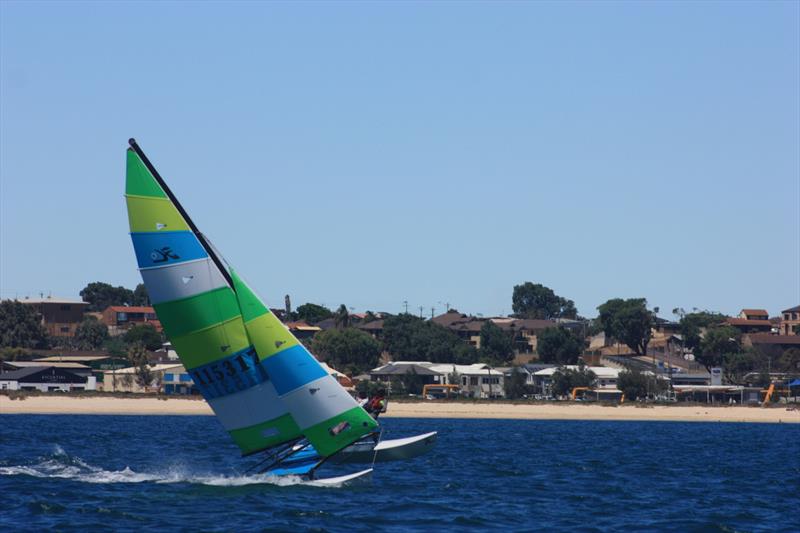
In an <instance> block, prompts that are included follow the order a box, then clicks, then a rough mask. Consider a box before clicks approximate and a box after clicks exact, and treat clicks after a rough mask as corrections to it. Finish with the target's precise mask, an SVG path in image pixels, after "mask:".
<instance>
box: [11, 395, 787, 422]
mask: <svg viewBox="0 0 800 533" xmlns="http://www.w3.org/2000/svg"><path fill="white" fill-rule="evenodd" d="M0 414H111V415H211V414H212V413H211V409H210V408H209V407H208V404H206V402H205V401H203V400H195V399H182V398H180V399H179V398H170V399H169V400H162V399H158V398H114V397H101V396H94V397H84V398H81V397H74V396H63V397H59V396H28V397H27V398H25V399H24V400H23V399H16V400H12V399H10V398H9V397H8V396H5V395H2V396H0ZM384 416H386V417H397V418H504V419H518V420H672V421H685V422H766V423H800V410H787V408H786V407H784V406H776V407H770V408H760V407H742V406H730V407H711V406H704V405H699V406H698V405H682V406H653V407H637V406H635V405H621V406H616V407H614V406H604V405H592V404H576V403H564V404H513V403H506V402H492V403H490V402H486V403H448V402H391V403H390V404H389V410H388V412H387V413H386V414H385V415H384Z"/></svg>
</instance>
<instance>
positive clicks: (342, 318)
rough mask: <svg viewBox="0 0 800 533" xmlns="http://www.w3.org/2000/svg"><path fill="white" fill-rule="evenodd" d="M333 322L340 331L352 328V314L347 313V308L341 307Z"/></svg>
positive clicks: (334, 314)
mask: <svg viewBox="0 0 800 533" xmlns="http://www.w3.org/2000/svg"><path fill="white" fill-rule="evenodd" d="M333 320H334V323H335V324H336V327H337V328H338V329H343V328H346V327H349V326H350V313H348V312H347V306H345V305H344V304H342V305H340V306H339V308H338V309H337V310H336V312H335V313H333Z"/></svg>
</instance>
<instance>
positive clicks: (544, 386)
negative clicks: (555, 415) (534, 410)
mask: <svg viewBox="0 0 800 533" xmlns="http://www.w3.org/2000/svg"><path fill="white" fill-rule="evenodd" d="M560 368H563V369H569V370H578V369H579V368H581V367H580V366H578V365H565V366H562V367H550V368H543V369H541V370H538V371H536V372H534V373H533V378H534V379H533V381H534V383H533V386H534V387H536V392H537V393H541V394H543V395H545V396H549V395H550V393H551V386H552V384H553V374H555V373H556V372H557V371H558V370H559V369H560ZM583 368H585V369H588V370H591V371H592V372H593V373H594V375H595V376H596V377H597V379H596V381H595V383H594V386H593V387H592V388H593V390H595V391H600V392H601V393H615V394H616V393H620V391H619V390H618V389H617V380H618V379H619V373H620V372H621V370H620V369H618V368H609V367H607V366H585V367H583Z"/></svg>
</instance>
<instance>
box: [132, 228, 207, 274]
mask: <svg viewBox="0 0 800 533" xmlns="http://www.w3.org/2000/svg"><path fill="white" fill-rule="evenodd" d="M131 240H133V248H134V250H135V251H136V261H137V262H138V263H139V268H152V267H159V266H169V265H174V264H178V263H184V262H186V261H193V260H195V259H204V258H206V257H208V254H207V253H206V251H205V249H204V248H203V246H202V245H201V244H200V241H198V240H197V237H196V236H195V234H194V233H192V232H191V231H157V232H147V233H131Z"/></svg>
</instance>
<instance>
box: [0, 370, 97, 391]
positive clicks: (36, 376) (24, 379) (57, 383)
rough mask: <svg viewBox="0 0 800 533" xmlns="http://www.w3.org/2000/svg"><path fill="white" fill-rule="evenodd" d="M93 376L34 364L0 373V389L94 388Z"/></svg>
mask: <svg viewBox="0 0 800 533" xmlns="http://www.w3.org/2000/svg"><path fill="white" fill-rule="evenodd" d="M94 389H95V378H94V376H88V377H87V376H79V375H78V374H76V373H74V372H70V371H69V370H67V369H65V368H57V367H54V366H35V367H27V368H21V369H19V370H14V371H12V372H5V373H3V374H0V390H31V391H33V390H38V391H42V392H52V391H64V392H69V391H73V390H94Z"/></svg>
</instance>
